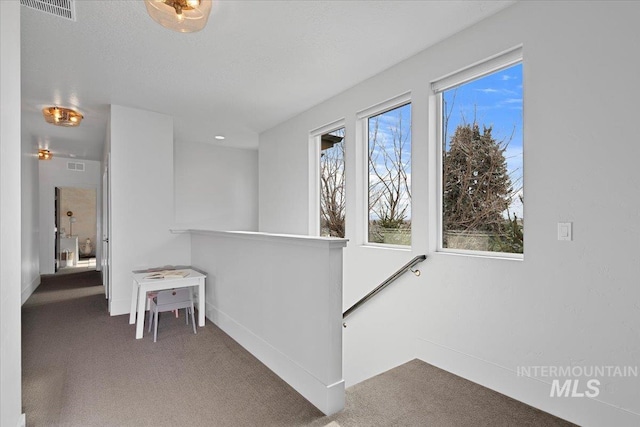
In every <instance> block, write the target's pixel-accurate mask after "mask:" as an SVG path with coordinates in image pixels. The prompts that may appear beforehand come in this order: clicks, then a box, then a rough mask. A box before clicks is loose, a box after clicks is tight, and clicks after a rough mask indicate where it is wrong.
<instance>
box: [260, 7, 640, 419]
mask: <svg viewBox="0 0 640 427" xmlns="http://www.w3.org/2000/svg"><path fill="white" fill-rule="evenodd" d="M637 16H640V3H637V2H615V3H614V2H519V3H517V4H516V5H514V6H512V7H510V8H508V9H506V10H504V11H502V12H500V13H499V14H497V15H495V16H494V17H492V18H490V19H487V20H485V21H483V22H481V23H479V24H478V25H475V26H473V27H471V28H469V29H467V30H465V31H463V32H461V33H460V34H458V35H456V36H454V37H451V38H449V39H447V40H445V41H443V42H441V43H439V44H437V45H435V46H433V47H432V48H430V49H428V50H426V51H424V52H422V53H420V54H418V55H416V56H414V57H412V58H409V59H408V60H406V61H404V62H402V63H400V64H398V65H397V66H395V67H393V68H391V69H389V70H387V71H385V72H383V73H381V74H379V75H377V76H375V77H373V78H371V79H369V80H367V81H365V82H362V83H361V84H359V85H357V86H355V87H353V88H352V89H350V90H348V91H346V92H344V93H342V94H340V95H338V96H336V97H334V98H331V99H330V100H328V101H326V102H324V103H322V104H320V105H318V106H317V107H315V108H312V109H311V110H309V111H307V112H305V113H303V114H301V115H299V116H297V117H295V118H293V119H292V120H289V121H288V122H286V123H284V124H282V125H280V126H277V127H276V128H274V129H271V130H269V131H267V132H264V133H263V134H262V135H261V136H260V160H259V161H260V218H259V224H260V230H261V231H277V232H290V233H305V232H307V229H306V225H307V223H308V207H307V204H308V197H307V193H308V190H307V187H308V185H307V182H308V166H307V164H308V162H307V158H308V151H307V149H308V142H307V141H308V132H309V131H310V130H312V129H315V128H318V127H320V126H322V125H324V124H326V123H330V122H332V121H334V120H336V119H340V118H343V117H344V118H345V120H346V124H347V129H346V176H347V226H346V233H347V236H346V237H347V238H349V239H350V243H349V245H348V248H347V250H346V251H345V279H344V303H345V307H347V306H349V305H350V304H351V303H353V302H354V301H355V300H356V299H357V298H358V297H359V296H361V295H364V294H365V293H366V292H368V291H369V290H370V289H371V288H373V287H374V286H376V285H377V284H378V283H379V282H380V281H381V280H383V279H384V278H385V277H386V276H387V275H388V274H389V273H391V272H393V271H394V270H395V269H396V268H398V267H400V266H401V265H402V264H403V263H404V262H406V261H408V260H409V259H410V258H411V257H412V256H414V255H418V254H420V253H427V255H428V256H429V258H428V259H427V261H426V262H425V263H423V264H422V265H421V266H420V268H421V269H422V272H423V274H422V276H421V277H420V278H416V277H414V276H411V275H407V276H405V277H403V278H402V279H401V280H400V281H399V282H398V283H396V284H395V285H394V286H393V287H392V288H389V289H387V290H386V291H385V292H384V293H383V294H381V295H379V296H378V297H377V298H376V299H375V300H373V301H372V302H371V304H369V306H368V308H365V309H363V310H362V311H360V312H357V313H356V314H354V315H353V317H351V318H350V319H349V327H348V328H347V329H346V330H345V335H344V339H345V342H344V347H345V355H344V357H345V373H344V374H345V379H346V381H347V385H349V384H353V383H355V382H358V381H361V380H362V379H364V378H366V377H368V376H370V375H373V374H375V373H378V372H381V371H384V370H386V369H388V368H390V367H392V366H394V365H396V364H399V363H402V362H404V361H406V360H409V359H411V358H414V357H419V358H421V359H423V360H425V361H427V362H429V363H432V364H435V365H437V366H441V367H444V368H445V369H447V370H449V371H451V372H453V373H456V374H459V375H462V376H465V377H467V378H469V379H471V380H472V381H475V382H478V383H481V384H483V385H486V386H488V387H491V388H494V389H496V390H498V391H500V392H502V393H505V394H507V395H510V396H513V397H515V398H517V399H520V400H523V401H525V402H527V403H529V404H532V405H534V406H537V407H540V408H542V409H543V410H546V411H550V412H552V413H555V414H557V415H559V416H561V417H564V418H566V419H569V420H571V421H573V422H576V423H578V424H582V425H637V424H639V423H640V416H639V415H638V414H640V389H639V388H638V386H637V384H638V378H620V377H615V378H603V379H601V380H602V383H603V385H602V386H601V387H600V394H599V396H597V397H596V398H592V399H590V398H549V393H550V383H551V381H552V378H548V377H546V378H539V380H531V379H526V378H522V377H518V376H517V375H516V369H517V367H518V366H530V365H553V366H570V365H576V364H579V365H581V366H584V365H587V366H593V365H596V366H601V365H621V366H627V365H632V366H640V335H639V334H638V324H639V319H640V306H639V305H638V301H639V300H640V288H639V287H638V286H636V283H637V282H638V277H639V276H640V262H639V261H640V245H639V242H640V214H639V212H640V199H638V198H637V197H636V195H637V194H638V186H639V178H638V175H637V173H636V172H635V170H636V169H637V166H636V163H637V155H638V153H639V149H638V147H637V125H636V122H637V118H636V116H637V111H638V99H640V83H639V82H638V79H637V76H638V75H640V63H639V62H638V61H637V60H636V58H635V55H634V54H633V52H635V51H636V50H637V46H638V45H640V32H639V30H638V26H637V22H636V21H637V19H636V18H637ZM426 22H427V23H428V20H427V21H426ZM519 44H523V51H524V79H525V85H524V92H525V100H524V108H525V110H524V150H525V154H524V156H525V160H524V161H525V169H524V174H525V176H524V182H525V184H524V185H525V187H526V194H527V196H526V197H527V204H526V224H525V255H524V261H515V260H499V259H487V258H474V257H468V256H456V255H447V254H442V253H437V252H435V244H436V241H435V235H436V232H437V229H436V227H435V221H434V218H435V215H436V208H435V203H434V202H435V191H436V190H435V183H434V179H435V177H436V171H435V169H434V167H432V165H434V164H435V156H436V155H437V153H436V150H435V141H434V140H432V139H430V137H429V129H428V118H429V117H430V114H432V113H433V112H432V111H430V109H429V96H430V95H431V92H430V88H429V86H430V85H429V83H430V81H432V80H435V79H438V78H440V77H442V76H443V75H446V74H448V73H451V72H454V71H456V70H459V69H460V68H462V67H465V66H467V65H470V64H473V63H475V62H477V61H480V60H482V59H484V58H487V57H489V56H491V55H493V54H496V53H499V52H501V51H504V50H505V49H508V48H510V47H513V46H516V45H519ZM406 91H411V94H412V99H413V105H412V115H413V123H412V126H413V138H412V139H413V153H412V159H413V168H412V173H413V174H412V183H413V191H412V193H413V209H412V211H413V217H412V224H413V249H412V250H411V251H405V252H403V251H400V250H390V249H380V248H367V247H364V246H363V245H362V243H363V241H364V229H365V228H364V220H365V215H364V209H363V206H364V203H360V202H359V200H363V199H362V198H363V197H364V195H363V188H364V177H365V176H366V175H365V174H366V172H365V171H364V170H363V166H362V162H361V160H360V156H362V155H363V153H362V151H363V150H362V147H359V146H357V141H356V138H355V131H356V128H355V113H356V112H358V111H362V110H364V109H366V108H367V107H369V106H372V105H374V104H377V103H379V102H381V101H384V100H386V99H389V98H391V97H393V96H396V95H399V94H402V93H404V92H406ZM561 221H572V222H573V224H574V240H573V241H572V242H560V241H558V240H557V239H556V230H557V228H556V227H557V222H561Z"/></svg>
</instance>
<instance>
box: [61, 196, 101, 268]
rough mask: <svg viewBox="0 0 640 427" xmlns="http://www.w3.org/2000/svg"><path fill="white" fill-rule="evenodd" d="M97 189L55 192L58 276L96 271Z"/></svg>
mask: <svg viewBox="0 0 640 427" xmlns="http://www.w3.org/2000/svg"><path fill="white" fill-rule="evenodd" d="M96 197H97V194H96V189H95V188H77V187H56V188H55V200H56V202H55V209H54V210H55V212H54V214H55V221H56V228H55V230H56V233H55V234H56V236H55V251H54V257H55V265H56V268H55V271H56V274H67V273H79V272H83V271H94V270H96V242H97V230H98V228H97V214H96V213H97V212H96V209H97V203H96V202H97V200H96Z"/></svg>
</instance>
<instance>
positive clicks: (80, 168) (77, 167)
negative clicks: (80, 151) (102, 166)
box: [67, 162, 84, 172]
mask: <svg viewBox="0 0 640 427" xmlns="http://www.w3.org/2000/svg"><path fill="white" fill-rule="evenodd" d="M67 169H69V170H70V171H76V172H84V163H77V162H67Z"/></svg>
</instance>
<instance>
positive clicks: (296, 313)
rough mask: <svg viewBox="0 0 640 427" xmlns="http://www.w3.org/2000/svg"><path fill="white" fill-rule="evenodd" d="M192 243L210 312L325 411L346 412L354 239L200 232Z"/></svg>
mask: <svg viewBox="0 0 640 427" xmlns="http://www.w3.org/2000/svg"><path fill="white" fill-rule="evenodd" d="M191 242H192V243H191V253H192V264H193V266H195V267H196V268H199V269H201V270H202V271H204V272H206V273H207V280H206V302H207V304H206V307H207V317H208V318H209V319H211V321H212V322H214V323H215V324H216V325H218V326H219V327H220V328H221V329H222V330H224V331H225V332H226V333H227V334H229V336H231V337H232V338H233V339H234V340H236V341H237V342H238V343H240V344H241V345H242V346H243V347H245V348H246V349H247V350H248V351H250V352H251V353H252V354H253V355H254V356H256V357H257V358H258V359H259V360H260V361H262V363H264V364H265V365H266V366H267V367H268V368H269V369H271V370H272V371H274V372H275V373H276V374H277V375H279V376H280V377H281V378H282V379H283V380H284V381H286V382H287V383H288V384H289V385H291V386H292V387H293V388H294V389H295V390H297V391H298V392H299V393H300V394H301V395H302V396H304V397H305V398H306V399H307V400H309V401H310V402H311V403H312V404H314V405H315V406H316V407H317V408H318V409H320V410H321V411H322V412H324V413H325V414H327V415H331V414H333V413H336V412H338V411H340V410H342V408H344V400H345V390H344V380H343V377H342V311H341V308H342V307H341V305H342V248H343V247H344V246H345V244H346V241H345V240H344V239H326V238H317V237H316V238H312V237H307V236H281V235H270V234H264V233H248V232H216V231H202V230H195V231H192V236H191ZM293 259H295V262H291V260H293Z"/></svg>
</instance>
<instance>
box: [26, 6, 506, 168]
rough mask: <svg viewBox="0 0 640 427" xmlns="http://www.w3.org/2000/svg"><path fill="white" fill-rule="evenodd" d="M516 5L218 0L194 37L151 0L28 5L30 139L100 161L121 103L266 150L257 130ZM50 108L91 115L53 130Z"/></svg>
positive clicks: (186, 132) (203, 137)
mask: <svg viewBox="0 0 640 427" xmlns="http://www.w3.org/2000/svg"><path fill="white" fill-rule="evenodd" d="M512 3H513V1H467V0H464V1H247V0H243V1H231V0H227V1H225V0H219V1H215V0H214V6H213V10H212V12H211V17H210V18H209V23H208V25H207V27H206V28H205V29H204V30H203V31H200V32H198V33H191V34H182V33H177V32H173V31H170V30H167V29H165V28H163V27H161V26H160V25H158V24H157V23H155V22H154V21H153V20H152V19H151V18H150V17H149V16H148V15H147V12H146V9H145V6H144V3H143V2H142V1H141V0H138V1H131V0H111V1H84V0H80V1H76V3H75V8H76V17H77V20H76V21H75V22H73V21H70V20H67V19H63V18H59V17H55V16H51V15H48V14H45V13H43V12H39V11H35V10H32V9H29V8H26V7H21V44H22V110H23V111H22V126H23V135H24V136H25V137H27V138H31V139H32V141H33V143H34V144H38V145H39V146H40V148H48V149H49V150H51V151H52V152H53V153H54V155H56V156H59V157H76V158H79V159H87V160H101V159H102V152H103V144H104V140H105V135H106V126H107V116H108V111H109V107H108V106H109V104H118V105H124V106H129V107H134V108H140V109H145V110H150V111H156V112H160V113H164V114H167V115H170V116H172V117H173V118H174V132H175V139H176V140H179V141H194V142H196V141H198V142H207V143H211V144H219V145H226V146H233V147H241V148H255V147H257V144H258V133H260V132H262V131H264V130H267V129H269V128H271V127H273V126H275V125H277V124H279V123H281V122H282V121H284V120H287V119H288V118H290V117H293V116H295V115H296V114H298V113H300V112H302V111H304V110H306V109H308V108H310V107H312V106H314V105H316V104H318V103H320V102H322V101H324V100H326V99H328V98H330V97H332V96H334V95H336V94H338V93H340V92H342V91H344V90H345V89H348V88H349V87H351V86H353V85H355V84H357V83H359V82H361V81H363V80H365V79H366V78H368V77H371V76H373V75H375V74H377V73H379V72H380V71H382V70H384V69H386V68H389V67H390V66H392V65H394V64H396V63H398V62H400V61H402V60H403V59H406V58H408V57H410V56H412V55H414V54H415V53H417V52H419V51H421V50H423V49H425V48H427V47H429V46H430V45H433V44H434V43H437V42H438V41H440V40H442V39H444V38H446V37H448V36H450V35H452V34H454V33H456V32H458V31H460V30H462V29H463V28H466V27H468V26H470V25H472V24H473V23H475V22H478V21H480V20H482V19H484V18H486V17H487V16H489V15H492V14H494V13H496V12H497V11H499V10H501V9H503V8H505V7H507V6H508V5H510V4H512ZM50 105H60V106H67V107H76V108H77V109H79V110H80V112H82V113H83V114H84V117H85V119H84V120H83V121H82V124H81V125H80V126H79V127H77V128H62V127H57V126H52V125H50V124H48V123H46V122H45V121H44V119H43V118H42V114H41V109H42V107H44V106H50ZM215 135H224V136H225V137H226V139H225V140H224V141H217V140H215V139H214V136H215Z"/></svg>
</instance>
